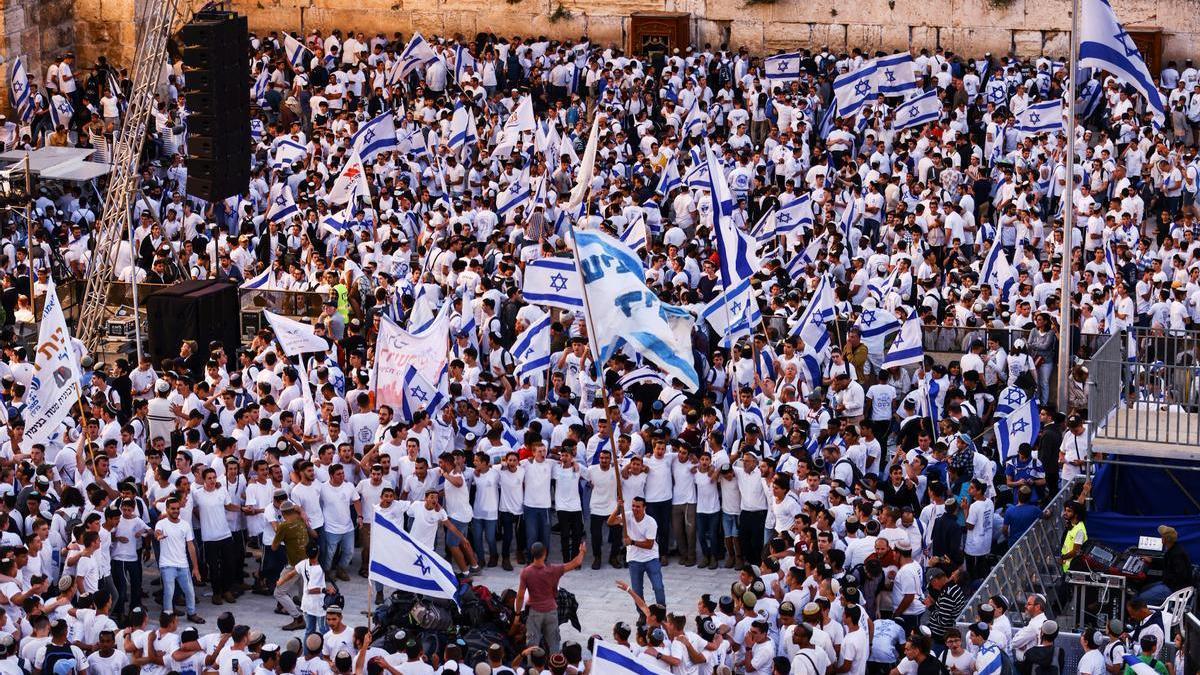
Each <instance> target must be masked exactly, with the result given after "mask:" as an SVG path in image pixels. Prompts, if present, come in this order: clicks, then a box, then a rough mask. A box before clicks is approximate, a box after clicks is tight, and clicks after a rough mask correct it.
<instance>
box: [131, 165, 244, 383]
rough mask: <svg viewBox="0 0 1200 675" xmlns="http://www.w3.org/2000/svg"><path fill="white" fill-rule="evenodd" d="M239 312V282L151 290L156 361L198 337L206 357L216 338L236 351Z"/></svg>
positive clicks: (184, 284) (152, 349) (149, 311)
mask: <svg viewBox="0 0 1200 675" xmlns="http://www.w3.org/2000/svg"><path fill="white" fill-rule="evenodd" d="M189 183H190V181H189ZM240 312H241V309H240V307H239V304H238V294H237V285H235V284H232V283H230V282H228V281H215V280H207V281H183V282H180V283H178V284H175V285H173V286H167V287H165V288H162V289H161V290H158V291H156V292H155V293H152V294H151V295H149V296H148V297H147V298H146V315H147V316H148V317H149V319H150V353H151V354H152V355H153V357H154V362H155V363H160V362H161V361H162V360H163V359H167V358H174V357H176V356H178V355H179V345H180V343H182V342H183V341H184V340H195V341H196V344H197V345H199V347H200V353H201V355H202V356H203V357H204V358H205V360H207V357H208V345H209V343H210V342H213V341H217V342H220V343H221V344H222V345H224V347H225V353H226V354H230V355H232V354H234V353H235V351H236V349H237V347H238V345H239V344H241V336H240V335H239V332H238V331H239V328H240V326H239V323H240V322H239V321H238V318H239V317H240V316H241V314H240Z"/></svg>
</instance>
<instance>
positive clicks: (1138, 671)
mask: <svg viewBox="0 0 1200 675" xmlns="http://www.w3.org/2000/svg"><path fill="white" fill-rule="evenodd" d="M1122 660H1123V661H1125V665H1126V666H1127V667H1128V669H1129V670H1132V671H1133V675H1155V674H1156V673H1158V671H1157V670H1155V668H1154V666H1151V665H1150V664H1149V663H1146V662H1145V661H1143V660H1141V659H1140V658H1138V657H1136V656H1134V655H1133V654H1126V655H1125V656H1123V657H1122ZM593 670H595V668H593Z"/></svg>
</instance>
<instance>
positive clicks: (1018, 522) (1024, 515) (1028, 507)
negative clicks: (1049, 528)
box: [1004, 504, 1042, 542]
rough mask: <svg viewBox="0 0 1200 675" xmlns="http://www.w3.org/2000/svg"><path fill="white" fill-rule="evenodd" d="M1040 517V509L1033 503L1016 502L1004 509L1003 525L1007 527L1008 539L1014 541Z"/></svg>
mask: <svg viewBox="0 0 1200 675" xmlns="http://www.w3.org/2000/svg"><path fill="white" fill-rule="evenodd" d="M1041 517H1042V510H1041V509H1040V508H1038V507H1037V506H1034V505H1033V504H1017V505H1015V506H1010V507H1008V508H1007V509H1005V511H1004V525H1005V526H1007V527H1008V541H1010V542H1013V541H1016V540H1017V539H1018V538H1019V537H1020V536H1021V535H1022V534H1025V530H1028V529H1029V528H1030V526H1031V525H1033V524H1034V523H1035V522H1037V519H1038V518H1041Z"/></svg>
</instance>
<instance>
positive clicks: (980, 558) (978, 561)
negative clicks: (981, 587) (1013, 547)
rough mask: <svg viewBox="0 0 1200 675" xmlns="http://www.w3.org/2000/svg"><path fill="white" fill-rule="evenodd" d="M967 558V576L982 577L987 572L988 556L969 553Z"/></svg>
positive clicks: (972, 577) (973, 578)
mask: <svg viewBox="0 0 1200 675" xmlns="http://www.w3.org/2000/svg"><path fill="white" fill-rule="evenodd" d="M966 558H967V576H969V577H971V579H972V580H975V579H982V578H984V577H986V576H987V574H988V557H987V556H986V555H969V556H966Z"/></svg>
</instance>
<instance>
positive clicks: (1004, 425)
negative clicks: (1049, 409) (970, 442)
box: [996, 387, 1041, 463]
mask: <svg viewBox="0 0 1200 675" xmlns="http://www.w3.org/2000/svg"><path fill="white" fill-rule="evenodd" d="M1006 397H1008V398H1007V399H1006ZM1000 399H1001V400H1002V401H1004V407H1003V408H1001V406H999V405H997V407H996V416H997V418H998V421H997V422H996V445H997V448H998V450H999V451H1000V461H1001V463H1003V462H1006V461H1008V458H1009V457H1010V456H1011V455H1013V454H1014V453H1015V452H1016V451H1017V450H1018V449H1019V448H1020V447H1021V444H1022V443H1027V444H1029V445H1030V446H1032V445H1033V442H1034V440H1035V439H1037V436H1038V432H1039V431H1040V429H1041V420H1040V419H1039V418H1038V407H1037V401H1035V400H1034V399H1033V398H1031V397H1030V396H1028V395H1027V394H1026V393H1025V392H1024V391H1022V390H1021V389H1018V388H1016V387H1008V388H1007V389H1005V390H1004V391H1002V392H1000ZM1010 399H1011V401H1012V403H1010V402H1008V400H1010ZM1017 401H1020V403H1016V402H1017ZM1002 409H1003V410H1006V411H1007V412H1006V413H1005V414H1004V416H1003V417H1001V416H1000V414H1001V410H1002Z"/></svg>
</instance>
